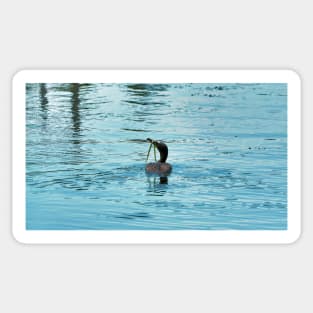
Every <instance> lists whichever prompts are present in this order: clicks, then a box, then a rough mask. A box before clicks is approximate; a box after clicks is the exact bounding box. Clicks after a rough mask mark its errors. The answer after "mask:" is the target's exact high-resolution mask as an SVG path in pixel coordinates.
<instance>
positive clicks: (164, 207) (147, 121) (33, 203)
mask: <svg viewBox="0 0 313 313" xmlns="http://www.w3.org/2000/svg"><path fill="white" fill-rule="evenodd" d="M26 123H27V126H26V131H27V144H26V162H27V164H26V190H27V199H26V202H27V204H26V206H27V207H26V218H27V220H26V226H27V229H33V230H85V229H86V230H88V229H90V230H92V229H94V230H185V229H186V230H187V229H193V230H194V229H197V230H228V229H233V230H237V229H238V230H263V229H264V230H269V229H271V230H272V229H273V230H281V229H286V228H287V85H286V84H163V85H161V84H150V85H149V84H27V88H26ZM147 137H150V138H153V139H156V140H163V141H164V142H166V144H167V145H168V147H169V157H168V162H169V163H171V164H172V166H173V171H172V173H171V175H170V176H169V177H168V181H167V183H166V182H164V181H160V179H159V178H158V177H147V176H146V174H145V158H146V155H147V151H148V148H149V143H147V142H146V140H145V139H146V138H147ZM152 155H153V153H152V154H151V156H150V160H151V161H152V159H153V157H152Z"/></svg>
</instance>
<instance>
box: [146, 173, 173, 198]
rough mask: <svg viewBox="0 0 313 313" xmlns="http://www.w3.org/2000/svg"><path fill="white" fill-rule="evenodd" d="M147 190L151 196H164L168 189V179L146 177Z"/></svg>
mask: <svg viewBox="0 0 313 313" xmlns="http://www.w3.org/2000/svg"><path fill="white" fill-rule="evenodd" d="M147 182H148V190H147V192H148V193H149V194H152V195H157V196H164V195H165V193H166V191H167V188H168V177H165V176H164V177H157V176H147Z"/></svg>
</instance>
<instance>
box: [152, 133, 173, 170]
mask: <svg viewBox="0 0 313 313" xmlns="http://www.w3.org/2000/svg"><path fill="white" fill-rule="evenodd" d="M147 141H148V142H150V143H151V144H153V145H154V146H155V147H156V148H157V149H158V151H159V152H160V160H159V161H157V162H153V163H148V164H147V165H146V172H147V173H148V174H156V175H159V176H167V175H169V174H170V173H171V171H172V165H171V164H169V163H166V159H167V156H168V148H167V145H166V144H165V143H164V142H163V141H157V140H152V139H150V138H147Z"/></svg>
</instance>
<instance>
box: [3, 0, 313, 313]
mask: <svg viewBox="0 0 313 313" xmlns="http://www.w3.org/2000/svg"><path fill="white" fill-rule="evenodd" d="M311 15H312V10H311V7H310V2H309V1H268V0H263V1H243V0H238V1H225V0H220V1H216V2H214V3H213V2H210V1H197V0H193V1H190V2H187V1H170V0H167V1H163V0H159V1H153V2H149V1H136V0H133V1H124V2H123V1H117V0H115V1H59V0H55V1H49V2H48V1H33V0H28V1H16V0H11V1H5V0H4V1H1V3H0V47H1V48H0V79H1V81H0V82H1V92H0V119H1V122H0V136H1V154H0V164H1V187H0V199H1V210H0V249H1V250H0V251H1V255H0V292H1V293H0V298H1V301H0V311H1V312H33V313H36V312H78V313H79V312H136V313H137V312H241V313H245V312H249V313H250V312H262V313H263V312H285V313H286V312H287V313H288V312H296V311H297V312H301V313H303V312H312V311H313V301H312V294H311V293H312V280H313V277H312V276H313V270H312V264H313V248H312V247H313V245H312V244H313V237H312V236H313V228H312V220H313V217H312V191H311V190H310V189H311V188H312V187H311V186H312V180H311V179H310V178H311V176H312V174H313V173H312V163H311V162H312V159H313V156H312V139H311V138H310V135H311V134H312V126H311V125H310V122H311V118H312V103H313V99H312V92H311V89H310V87H311V86H313V66H312V65H313V64H312V63H313V61H312V56H313V51H312V50H313V45H312V44H311V43H312V40H311V39H312V38H311V37H312V36H311V32H310V31H309V30H310V29H311V28H312V26H313V25H312V24H313V20H312V17H311ZM54 68H57V69H120V68H123V69H135V68H138V69H146V68H151V69H156V68H167V69H178V68H185V69H225V68H227V69H240V68H242V69H251V68H254V69H259V68H271V69H283V68H291V69H294V70H296V71H297V72H298V73H299V74H300V76H301V77H302V91H303V101H302V102H303V103H302V104H303V108H302V116H303V120H302V127H303V128H302V129H303V149H302V151H303V157H302V160H303V177H302V181H303V191H302V195H303V208H302V212H303V217H302V228H303V231H302V236H301V238H300V239H299V240H298V241H297V242H296V243H295V244H292V245H261V246H260V245H258V246H254V245H196V246H191V245H190V246H174V245H171V246H162V245H159V246H148V245H146V246H139V245H137V246H136V245H130V246H126V245H125V246H106V245H85V246H83V245H63V246H61V245H37V246H29V245H21V244H18V243H17V242H15V241H14V239H13V238H12V235H11V152H10V147H11V129H10V126H11V78H12V77H13V75H14V73H15V72H17V71H18V70H20V69H54Z"/></svg>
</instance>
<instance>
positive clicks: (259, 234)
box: [12, 70, 301, 244]
mask: <svg viewBox="0 0 313 313" xmlns="http://www.w3.org/2000/svg"><path fill="white" fill-rule="evenodd" d="M39 82H45V83H57V82H60V83H66V82H68V83H73V82H77V83H87V82H88V83H143V82H144V83H191V82H194V83H287V84H288V230H284V231H280V230H277V231H267V230H263V231H247V230H243V231H239V230H238V231H231V230H229V231H228V230H225V231H215V230H210V231H194V230H188V231H106V230H103V231H102V230H100V231H99V230H96V231H91V230H88V231H46V230H45V231H36V230H26V228H25V227H26V219H25V217H26V214H25V211H26V205H25V204H26V203H25V196H26V194H25V139H26V137H25V94H26V91H25V85H26V83H39ZM12 114H13V116H12V138H13V144H12V160H13V164H12V178H13V179H12V182H13V185H12V209H13V210H12V231H13V236H14V238H15V239H16V240H17V241H18V242H21V243H110V244H111V243H112V244H117V243H140V244H150V243H154V244H168V243H171V244H190V243H193V244H194V243H195V244H204V243H292V242H295V241H296V240H297V239H298V238H299V236H300V233H301V82H300V77H299V76H298V74H297V73H295V72H294V71H292V70H91V71H90V70H23V71H20V72H18V73H17V74H16V75H15V76H14V78H13V110H12Z"/></svg>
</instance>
